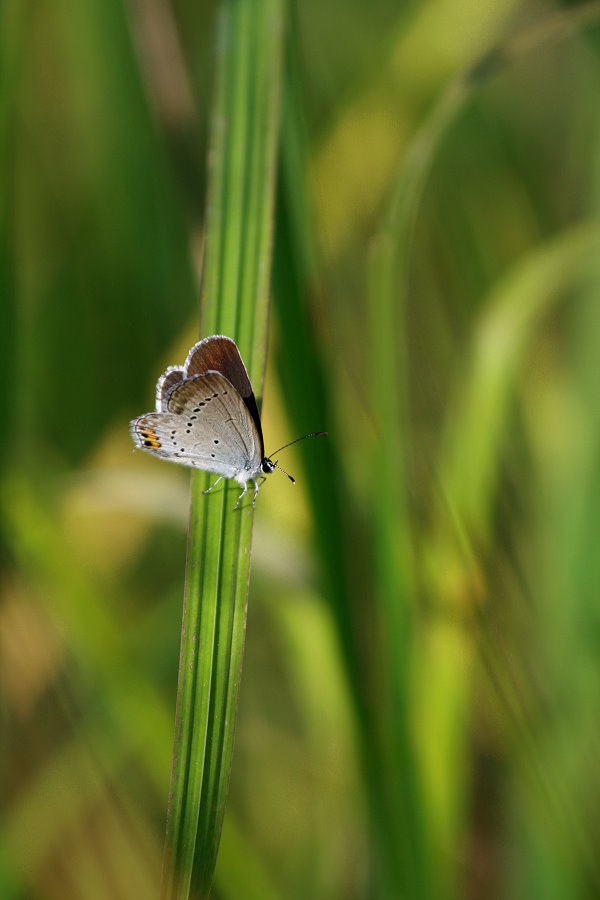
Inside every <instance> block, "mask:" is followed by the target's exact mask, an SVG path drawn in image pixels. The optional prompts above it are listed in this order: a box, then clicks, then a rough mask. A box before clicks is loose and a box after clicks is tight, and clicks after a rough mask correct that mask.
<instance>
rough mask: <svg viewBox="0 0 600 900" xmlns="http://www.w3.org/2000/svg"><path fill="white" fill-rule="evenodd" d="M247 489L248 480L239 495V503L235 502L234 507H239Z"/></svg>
mask: <svg viewBox="0 0 600 900" xmlns="http://www.w3.org/2000/svg"><path fill="white" fill-rule="evenodd" d="M247 490H248V482H247V481H246V483H245V484H244V490H243V491H242V493H241V494H240V496H239V497H238V501H237V503H236V504H235V506H234V507H233V508H234V509H238V508H239V505H240V502H241V499H242V497H243V496H244V494H245V493H246V491H247Z"/></svg>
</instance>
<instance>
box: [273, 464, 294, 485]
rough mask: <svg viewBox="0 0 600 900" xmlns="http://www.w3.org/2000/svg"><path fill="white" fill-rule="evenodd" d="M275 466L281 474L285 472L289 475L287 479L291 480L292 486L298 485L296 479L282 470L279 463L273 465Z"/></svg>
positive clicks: (285, 473)
mask: <svg viewBox="0 0 600 900" xmlns="http://www.w3.org/2000/svg"><path fill="white" fill-rule="evenodd" d="M273 465H274V466H275V468H276V469H279V471H280V472H283V474H284V475H287V477H288V478H289V479H290V481H291V482H292V484H296V479H295V478H292V476H291V475H290V474H289V473H288V472H286V471H285V469H282V468H281V466H280V465H279V464H278V463H277V461H275V462H274V463H273Z"/></svg>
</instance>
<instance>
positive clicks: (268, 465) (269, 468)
mask: <svg viewBox="0 0 600 900" xmlns="http://www.w3.org/2000/svg"><path fill="white" fill-rule="evenodd" d="M261 468H262V470H263V472H264V473H265V475H270V474H271V473H272V472H274V471H275V464H274V463H272V462H271V460H270V459H263V461H262V464H261Z"/></svg>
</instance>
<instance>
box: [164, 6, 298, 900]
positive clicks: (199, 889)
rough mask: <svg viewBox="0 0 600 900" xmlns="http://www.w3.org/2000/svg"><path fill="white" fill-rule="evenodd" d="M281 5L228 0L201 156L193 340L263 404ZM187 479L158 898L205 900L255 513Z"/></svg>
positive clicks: (221, 801) (226, 493) (220, 808)
mask: <svg viewBox="0 0 600 900" xmlns="http://www.w3.org/2000/svg"><path fill="white" fill-rule="evenodd" d="M283 14H284V2H283V0H237V2H234V0H225V2H223V3H222V4H221V7H220V9H219V14H218V26H217V73H216V95H215V101H214V112H213V126H212V138H211V145H210V159H209V187H208V211H207V229H206V253H205V266H204V272H203V291H202V296H203V303H202V310H201V325H202V334H212V333H224V334H227V335H229V336H231V337H233V338H234V339H235V340H236V342H237V344H238V346H239V348H240V351H241V353H242V356H243V358H244V360H245V362H246V365H247V368H248V372H249V374H250V377H251V379H252V382H253V385H254V388H255V392H256V394H257V396H258V401H259V405H260V398H261V395H262V384H263V378H264V367H265V359H266V341H267V325H268V311H269V274H270V251H271V242H272V217H273V213H272V211H273V198H274V190H275V169H276V164H275V161H276V148H277V139H278V130H279V94H280V64H281V35H282V21H283ZM209 483H210V480H209V478H208V477H207V476H206V474H205V473H199V472H198V473H197V472H194V473H193V475H192V489H191V503H190V523H189V531H188V554H187V563H186V583H185V599H184V613H183V627H182V642H181V657H180V666H179V685H178V697H177V712H176V722H175V741H174V752H173V768H172V776H171V791H170V797H169V809H168V815H167V834H166V841H165V853H164V860H163V879H162V897H163V898H169V900H170V898H183V897H189V896H194V897H207V896H208V894H209V891H210V886H211V881H212V876H213V871H214V867H215V862H216V858H217V852H218V846H219V840H220V835H221V828H222V824H223V817H224V814H225V804H226V800H227V791H228V785H229V774H230V769H231V760H232V755H233V741H234V733H235V721H236V712H237V704H238V695H239V684H240V677H241V666H242V657H243V647H244V635H245V626H246V603H247V592H248V578H249V571H250V548H251V537H252V521H253V511H252V508H251V506H250V505H247V506H246V507H245V508H242V509H241V510H238V511H235V512H234V509H233V507H234V505H235V497H234V495H233V493H232V491H230V490H223V491H221V492H219V493H215V494H214V495H212V496H210V497H205V496H203V495H202V491H203V490H204V489H205V488H206V487H207V486H208V484H209Z"/></svg>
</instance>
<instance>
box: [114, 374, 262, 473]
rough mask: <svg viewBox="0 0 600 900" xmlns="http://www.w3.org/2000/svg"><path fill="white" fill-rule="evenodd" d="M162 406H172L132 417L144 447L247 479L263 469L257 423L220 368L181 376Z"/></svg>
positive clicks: (138, 442)
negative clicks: (219, 370)
mask: <svg viewBox="0 0 600 900" xmlns="http://www.w3.org/2000/svg"><path fill="white" fill-rule="evenodd" d="M165 374H166V373H165ZM162 406H163V410H165V407H166V411H161V412H155V413H148V414H147V415H145V416H140V417H139V418H138V419H134V420H133V422H132V423H131V435H132V437H133V440H134V442H135V443H136V445H137V446H138V447H140V448H141V449H142V450H147V451H148V452H150V453H153V454H154V455H155V456H159V457H161V458H162V459H167V460H171V461H172V462H177V463H180V464H181V465H185V466H194V467H195V468H197V469H203V470H204V471H206V472H214V473H215V474H218V475H223V476H224V477H225V478H235V477H236V476H240V475H241V476H242V480H243V481H245V480H247V479H248V478H252V477H253V476H254V475H255V474H257V472H258V471H259V469H260V464H261V460H262V456H261V443H260V438H259V435H258V432H257V430H256V426H255V424H254V421H253V419H252V416H251V415H250V413H249V411H248V409H247V407H246V404H245V403H244V401H243V399H242V397H241V396H240V394H239V393H238V391H237V390H236V389H235V387H234V386H233V385H232V384H231V382H230V381H229V380H228V379H227V378H225V377H224V376H223V375H221V374H220V373H219V372H207V373H205V374H203V375H193V376H192V377H191V378H185V379H184V380H183V381H177V382H176V383H175V385H174V386H173V387H171V389H170V390H169V391H168V393H167V394H166V396H165V395H164V394H163V397H162ZM244 476H245V477H244Z"/></svg>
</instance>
